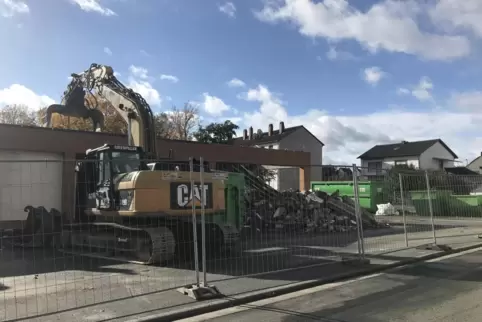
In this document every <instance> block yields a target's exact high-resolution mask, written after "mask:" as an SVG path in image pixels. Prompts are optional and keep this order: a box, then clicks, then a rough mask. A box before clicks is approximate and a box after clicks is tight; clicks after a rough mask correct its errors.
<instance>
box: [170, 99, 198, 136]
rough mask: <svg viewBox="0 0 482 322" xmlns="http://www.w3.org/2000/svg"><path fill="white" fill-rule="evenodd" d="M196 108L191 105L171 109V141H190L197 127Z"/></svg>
mask: <svg viewBox="0 0 482 322" xmlns="http://www.w3.org/2000/svg"><path fill="white" fill-rule="evenodd" d="M198 112H199V111H198V108H197V106H195V105H194V104H192V103H186V104H184V107H183V108H182V109H178V108H176V107H173V108H172V111H171V112H170V113H169V119H170V121H171V123H172V125H171V126H172V133H171V135H170V138H171V139H177V140H192V137H193V133H194V131H195V129H196V128H197V127H198V120H199V117H198Z"/></svg>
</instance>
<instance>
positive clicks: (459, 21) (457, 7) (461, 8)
mask: <svg viewBox="0 0 482 322" xmlns="http://www.w3.org/2000/svg"><path fill="white" fill-rule="evenodd" d="M430 17H431V18H432V21H433V22H434V23H435V24H437V25H441V26H442V27H443V28H445V29H446V30H448V31H452V30H453V29H456V28H458V29H466V30H470V31H472V32H473V33H474V34H475V35H476V36H478V37H482V19H480V17H482V2H481V1H480V0H464V1H457V0H439V1H438V2H437V4H436V5H435V7H434V8H432V9H431V10H430Z"/></svg>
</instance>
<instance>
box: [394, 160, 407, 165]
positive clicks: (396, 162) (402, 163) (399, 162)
mask: <svg viewBox="0 0 482 322" xmlns="http://www.w3.org/2000/svg"><path fill="white" fill-rule="evenodd" d="M395 165H407V160H398V161H395Z"/></svg>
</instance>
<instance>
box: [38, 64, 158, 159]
mask: <svg viewBox="0 0 482 322" xmlns="http://www.w3.org/2000/svg"><path fill="white" fill-rule="evenodd" d="M86 91H88V92H92V91H95V93H96V94H97V95H98V96H100V98H102V99H104V100H105V101H106V102H108V103H109V104H110V106H112V107H113V108H114V109H115V110H116V112H117V113H118V114H119V115H120V116H121V117H122V118H123V119H124V120H125V122H126V123H127V128H128V140H129V142H128V145H135V146H139V147H141V148H142V149H143V150H144V153H145V154H146V157H147V158H149V159H156V158H157V147H156V131H155V124H154V116H153V113H152V110H151V108H150V106H149V104H148V103H147V102H146V100H145V99H144V98H143V97H142V96H141V95H139V94H138V93H136V92H134V91H133V90H132V89H130V88H128V87H126V86H125V85H124V84H122V83H121V82H120V81H119V80H118V79H117V77H115V75H114V70H113V69H112V67H110V66H106V65H99V64H92V65H91V66H90V68H89V69H87V70H85V71H84V72H82V73H80V74H72V80H71V82H70V84H69V86H68V88H67V90H66V91H65V92H64V96H63V98H62V102H61V104H53V105H51V106H49V107H48V108H47V113H46V122H45V125H46V126H50V124H51V117H52V114H53V113H59V114H62V115H66V116H73V117H82V118H91V119H92V121H93V124H94V129H95V130H96V131H102V130H103V126H104V117H103V115H102V112H100V111H99V110H98V109H96V107H93V108H90V107H88V106H86V105H85V94H86Z"/></svg>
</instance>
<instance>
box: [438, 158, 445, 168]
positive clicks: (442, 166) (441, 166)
mask: <svg viewBox="0 0 482 322" xmlns="http://www.w3.org/2000/svg"><path fill="white" fill-rule="evenodd" d="M438 162H439V169H443V168H444V160H439V161H438Z"/></svg>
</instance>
